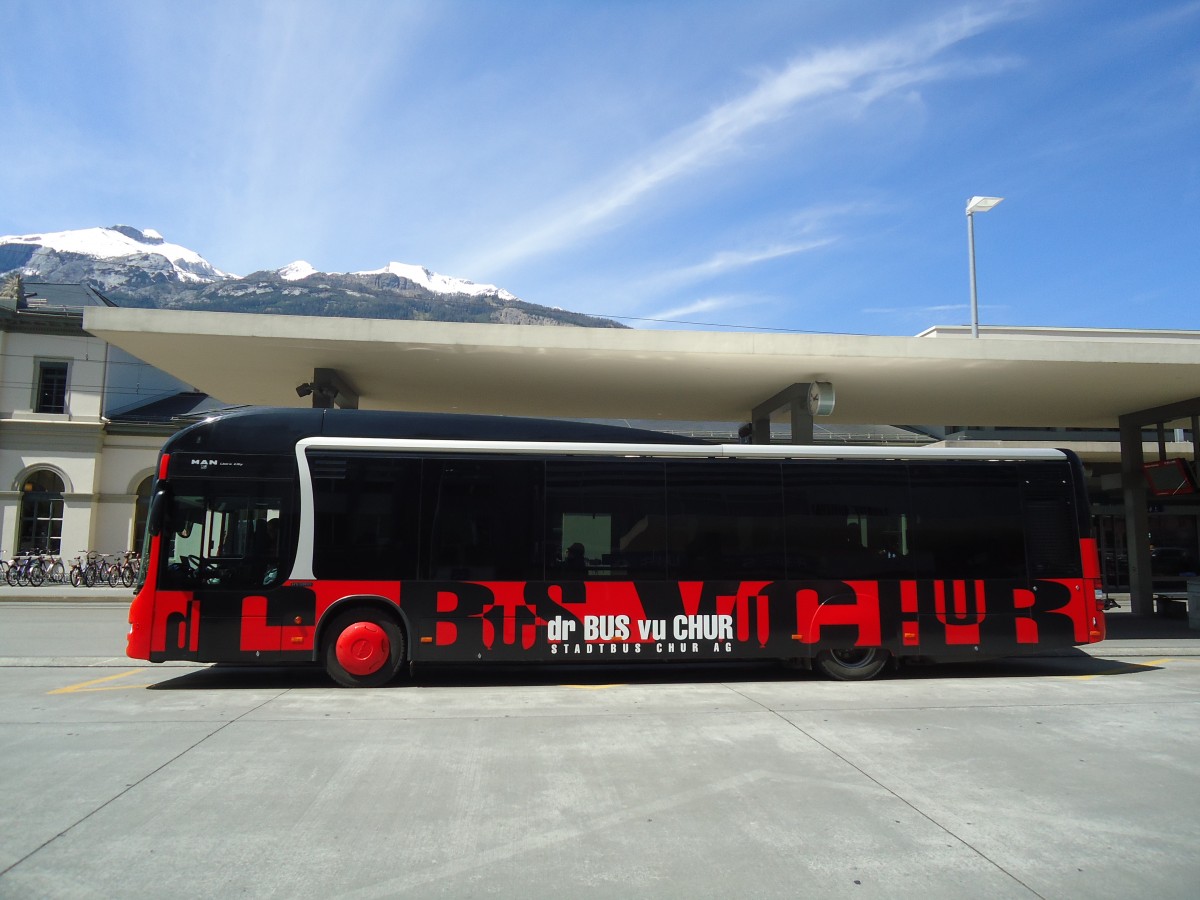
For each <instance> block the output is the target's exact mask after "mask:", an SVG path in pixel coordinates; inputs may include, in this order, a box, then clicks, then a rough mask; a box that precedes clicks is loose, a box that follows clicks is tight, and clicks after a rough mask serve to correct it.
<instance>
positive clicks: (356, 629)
mask: <svg viewBox="0 0 1200 900" xmlns="http://www.w3.org/2000/svg"><path fill="white" fill-rule="evenodd" d="M324 657H325V671H327V672H328V673H329V677H330V678H332V679H333V680H334V681H336V682H337V683H338V684H340V685H342V686H343V687H382V686H383V685H385V684H387V683H388V682H389V681H391V680H392V679H393V678H394V677H395V676H396V672H398V671H399V670H400V665H401V663H403V662H404V635H403V634H401V632H400V627H399V626H398V625H397V624H396V623H395V622H394V621H392V620H391V619H390V618H388V617H387V616H385V615H381V614H380V613H377V612H374V611H372V610H369V609H359V610H349V611H347V612H344V613H342V614H340V615H339V616H338V617H337V618H336V619H334V620H333V621H332V622H331V623H330V624H329V628H328V629H327V631H326V632H325V648H324Z"/></svg>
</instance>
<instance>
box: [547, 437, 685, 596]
mask: <svg viewBox="0 0 1200 900" xmlns="http://www.w3.org/2000/svg"><path fill="white" fill-rule="evenodd" d="M664 474H665V473H664V467H663V463H662V461H661V460H656V459H648V460H612V459H595V460H579V459H552V460H549V461H547V463H546V546H547V549H548V553H547V561H546V575H547V577H548V578H564V579H573V578H577V577H579V576H578V573H577V572H576V571H575V570H574V567H573V564H568V558H569V556H570V548H571V546H572V545H574V544H577V543H579V544H582V545H583V548H584V549H583V553H584V558H585V560H586V565H587V573H586V574H587V577H588V578H589V579H593V580H595V579H604V578H612V579H617V580H624V579H646V580H658V579H663V578H665V577H666V575H667V508H666V506H667V502H666V484H665V477H664Z"/></svg>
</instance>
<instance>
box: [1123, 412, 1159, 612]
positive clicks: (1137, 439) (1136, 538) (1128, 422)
mask: <svg viewBox="0 0 1200 900" xmlns="http://www.w3.org/2000/svg"><path fill="white" fill-rule="evenodd" d="M1120 421H1121V495H1122V497H1123V499H1124V503H1125V546H1126V549H1127V550H1128V552H1129V597H1130V609H1131V610H1132V612H1133V613H1134V614H1135V615H1139V616H1148V615H1151V614H1152V613H1153V612H1154V581H1153V578H1152V575H1151V571H1150V514H1149V512H1148V511H1147V508H1146V476H1145V472H1144V470H1143V468H1142V465H1143V463H1144V461H1145V460H1144V459H1143V455H1142V427H1141V424H1140V422H1139V421H1138V420H1137V419H1134V418H1132V417H1128V416H1122V417H1121V420H1120Z"/></svg>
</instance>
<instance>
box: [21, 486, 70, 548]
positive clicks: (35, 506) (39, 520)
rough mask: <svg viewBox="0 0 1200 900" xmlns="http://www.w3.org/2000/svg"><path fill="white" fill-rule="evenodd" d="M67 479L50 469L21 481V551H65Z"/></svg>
mask: <svg viewBox="0 0 1200 900" xmlns="http://www.w3.org/2000/svg"><path fill="white" fill-rule="evenodd" d="M63 489H64V485H63V480H62V479H61V478H59V477H58V475H56V474H55V473H54V472H51V471H49V470H48V469H40V470H39V471H37V472H33V473H32V474H30V475H29V477H28V478H26V479H25V481H24V483H23V484H22V485H21V536H20V540H19V542H18V550H19V551H20V552H21V553H36V552H39V551H41V552H45V553H53V554H55V555H56V556H57V555H58V554H59V553H61V552H62V523H63Z"/></svg>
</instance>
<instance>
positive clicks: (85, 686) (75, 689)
mask: <svg viewBox="0 0 1200 900" xmlns="http://www.w3.org/2000/svg"><path fill="white" fill-rule="evenodd" d="M145 671H146V670H145V669H130V670H129V671H128V672H118V673H117V674H116V675H105V676H104V677H103V678H93V679H92V680H91V681H81V682H80V683H79V684H72V685H68V686H67V687H61V688H57V689H55V690H53V691H47V692H46V693H48V694H75V693H84V692H87V691H123V690H132V689H134V688H139V687H143V685H140V684H131V685H119V686H117V687H102V688H96V687H92V685H93V684H103V683H104V682H106V681H116V680H117V679H118V678H128V677H129V676H130V675H136V674H137V673H138V672H145Z"/></svg>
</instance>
